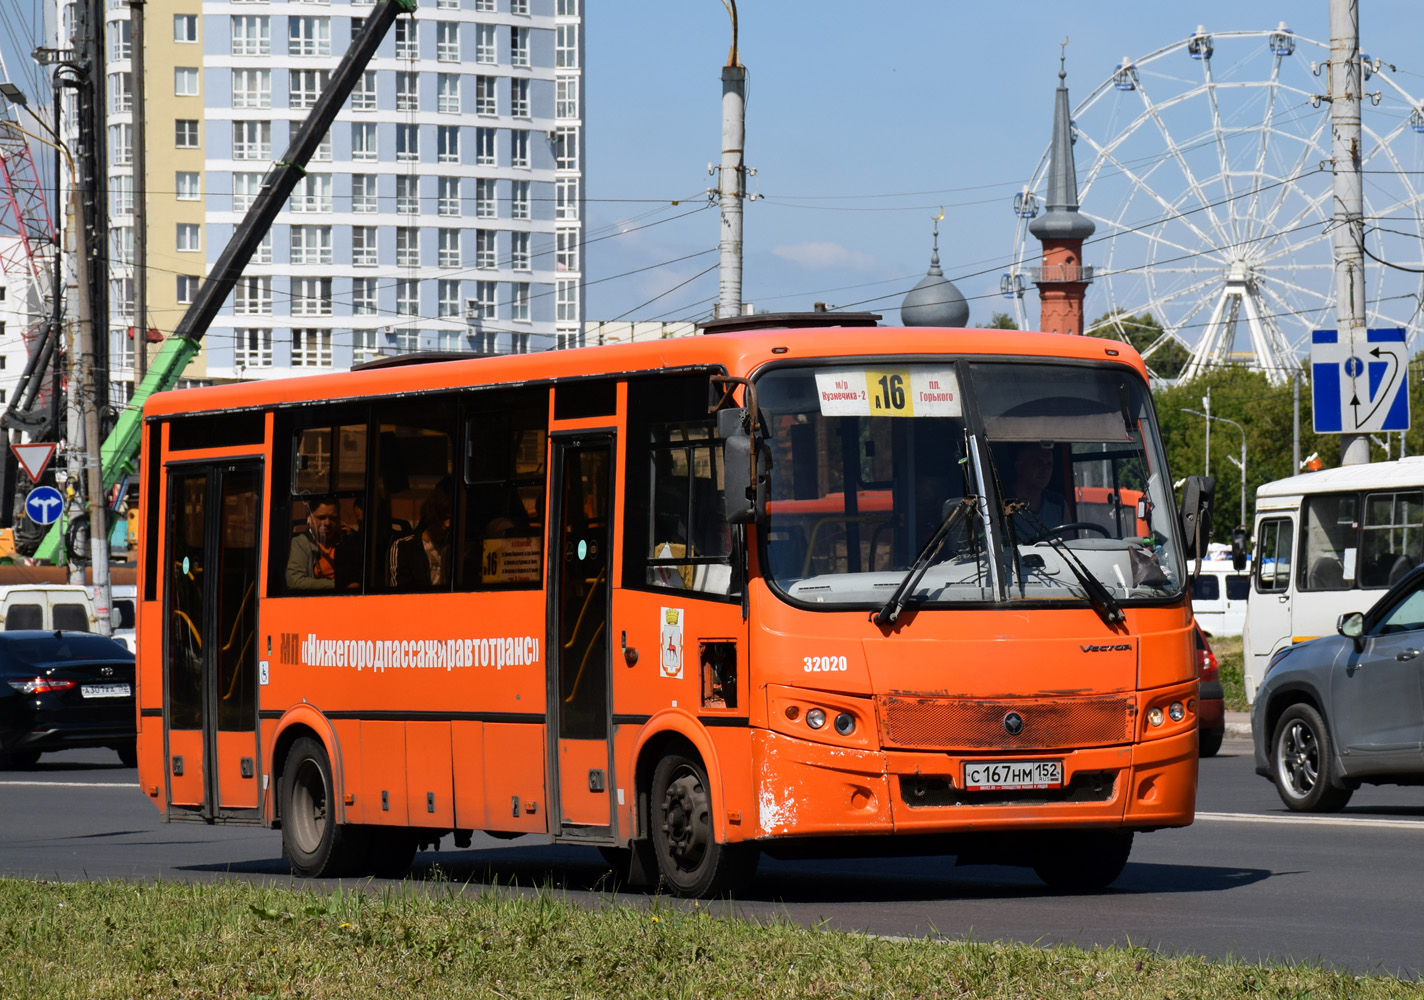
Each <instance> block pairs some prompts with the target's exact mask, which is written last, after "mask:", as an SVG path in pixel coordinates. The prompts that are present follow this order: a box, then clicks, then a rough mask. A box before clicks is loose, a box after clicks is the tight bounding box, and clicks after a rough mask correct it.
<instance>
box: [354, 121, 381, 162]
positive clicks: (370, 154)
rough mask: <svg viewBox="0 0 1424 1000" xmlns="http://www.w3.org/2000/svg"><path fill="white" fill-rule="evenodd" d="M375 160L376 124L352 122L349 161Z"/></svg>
mask: <svg viewBox="0 0 1424 1000" xmlns="http://www.w3.org/2000/svg"><path fill="white" fill-rule="evenodd" d="M375 158H376V123H375V122H354V123H353V124H352V126H351V159H353V160H374V159H375Z"/></svg>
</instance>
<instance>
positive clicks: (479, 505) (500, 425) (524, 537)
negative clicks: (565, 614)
mask: <svg viewBox="0 0 1424 1000" xmlns="http://www.w3.org/2000/svg"><path fill="white" fill-rule="evenodd" d="M464 426H465V437H464V462H463V476H462V482H463V487H464V496H463V499H462V502H461V505H460V516H459V517H458V518H457V520H458V521H459V522H460V525H459V526H460V528H461V532H462V533H461V534H460V536H459V542H458V544H457V545H456V550H457V551H458V552H459V553H460V556H459V566H458V569H457V572H458V573H459V577H458V579H457V581H456V587H457V588H458V589H460V590H496V589H497V590H505V589H509V590H530V589H538V587H539V586H540V584H541V583H542V582H543V579H544V494H545V488H546V482H547V466H548V453H549V429H548V427H549V393H548V390H547V389H542V388H541V389H518V390H514V391H512V392H511V391H508V390H495V391H487V392H479V393H474V394H472V395H471V396H469V397H468V398H467V400H466V402H465V410H464Z"/></svg>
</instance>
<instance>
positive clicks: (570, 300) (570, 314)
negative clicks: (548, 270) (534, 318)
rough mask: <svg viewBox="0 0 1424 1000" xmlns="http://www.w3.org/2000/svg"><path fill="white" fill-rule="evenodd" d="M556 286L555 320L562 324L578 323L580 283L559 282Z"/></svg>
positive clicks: (570, 281)
mask: <svg viewBox="0 0 1424 1000" xmlns="http://www.w3.org/2000/svg"><path fill="white" fill-rule="evenodd" d="M554 286H555V287H554V302H555V313H556V315H555V319H557V320H558V322H560V323H577V322H578V282H577V281H574V280H572V279H571V280H568V281H565V280H559V281H556V282H555V283H554Z"/></svg>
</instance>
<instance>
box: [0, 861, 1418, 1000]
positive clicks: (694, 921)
mask: <svg viewBox="0 0 1424 1000" xmlns="http://www.w3.org/2000/svg"><path fill="white" fill-rule="evenodd" d="M714 910H715V911H718V912H725V910H726V906H725V904H712V905H711V906H708V905H706V904H703V905H697V904H690V903H689V904H684V903H681V902H679V903H672V902H670V901H668V900H665V899H660V898H652V899H647V898H644V897H632V902H631V903H625V902H621V901H619V900H618V899H617V898H615V897H612V896H607V897H603V898H602V899H600V900H598V901H596V902H595V903H593V904H592V905H582V906H581V905H577V904H575V903H574V902H571V901H568V900H566V899H564V898H563V897H562V896H560V895H559V894H558V893H557V892H553V891H549V890H545V891H543V892H539V893H535V894H527V893H526V894H519V893H516V892H513V891H507V890H502V889H488V888H483V887H473V888H469V887H466V888H461V887H459V886H455V885H451V884H449V883H445V884H438V883H437V884H433V885H432V884H425V885H417V884H414V883H404V884H400V885H396V886H393V887H390V888H384V889H376V888H369V887H368V888H367V891H360V889H346V890H337V891H335V892H331V893H321V892H312V891H308V890H299V889H293V888H274V887H270V886H254V885H250V884H248V883H245V882H235V881H234V882H223V883H219V884H216V885H195V884H188V883H160V884H156V885H139V884H133V883H124V882H107V883H102V882H101V883H79V884H60V883H48V882H33V881H17V880H0V943H3V945H4V946H5V951H6V961H5V962H4V963H3V964H0V997H7V998H9V997H15V998H19V997H27V998H28V997H41V998H43V997H66V998H68V997H85V998H108V997H145V998H146V997H165V998H168V997H177V998H188V997H192V998H197V997H202V998H207V997H242V998H245V1000H257V998H266V997H322V998H345V997H356V998H360V997H371V998H377V997H379V998H381V1000H389V998H392V997H421V998H427V997H430V998H434V997H447V996H452V997H453V996H471V997H492V998H521V1000H522V998H535V997H549V998H574V997H617V998H618V1000H641V998H658V1000H663V998H668V997H697V998H699V1000H701V998H710V997H747V998H753V997H754V998H757V1000H775V998H781V997H866V998H876V1000H880V998H888V1000H893V998H898V997H906V998H910V997H918V998H932V997H954V998H961V997H975V998H979V997H984V998H998V997H1004V998H1008V997H1014V998H1035V1000H1056V998H1066V997H1097V998H1142V1000H1149V998H1150V1000H1158V998H1161V997H1182V998H1185V997H1199V998H1216V997H1221V998H1227V997H1239V996H1259V997H1312V998H1333V997H1339V998H1347V997H1348V998H1352V1000H1355V998H1359V1000H1372V998H1375V997H1381V998H1383V997H1397V996H1400V995H1401V994H1403V993H1406V992H1411V993H1412V992H1416V991H1417V987H1416V986H1415V985H1414V984H1406V983H1403V982H1401V981H1400V980H1398V979H1394V978H1391V977H1388V976H1379V975H1371V976H1361V977H1357V976H1353V975H1349V974H1347V973H1342V972H1336V971H1330V970H1327V969H1322V968H1319V967H1315V966H1309V965H1299V966H1269V967H1259V966H1254V965H1248V964H1245V963H1242V962H1238V961H1225V962H1207V961H1204V960H1202V959H1198V958H1191V957H1168V956H1165V955H1162V954H1159V953H1158V952H1155V951H1150V950H1147V949H1143V948H1132V947H1129V948H1112V949H1094V950H1091V951H1085V950H1082V949H1079V948H1073V947H1052V948H1049V947H1036V946H1031V945H1019V944H994V943H985V942H977V941H947V940H942V939H927V940H885V939H880V938H873V937H865V936H862V935H858V934H847V933H839V932H831V931H827V930H823V929H814V928H813V929H807V928H803V927H800V926H798V925H796V924H793V923H791V922H789V921H786V920H770V921H761V922H757V921H750V920H738V919H728V918H725V917H721V916H717V915H714V913H713V912H711V911H714ZM1045 930H1047V929H1045Z"/></svg>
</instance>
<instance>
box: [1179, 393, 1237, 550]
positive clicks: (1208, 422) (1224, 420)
mask: <svg viewBox="0 0 1424 1000" xmlns="http://www.w3.org/2000/svg"><path fill="white" fill-rule="evenodd" d="M1182 412H1183V413H1190V414H1192V415H1193V416H1196V417H1205V418H1206V426H1207V432H1208V433H1210V431H1211V422H1212V421H1213V420H1220V421H1221V422H1222V423H1223V424H1230V425H1231V426H1232V427H1235V428H1236V429H1237V430H1238V431H1240V432H1241V525H1242V527H1245V525H1246V428H1244V427H1242V426H1241V425H1240V424H1238V423H1237V422H1236V421H1234V420H1228V419H1227V418H1226V417H1218V416H1215V415H1213V414H1210V413H1202V412H1201V411H1200V410H1188V409H1185V408H1183V409H1182Z"/></svg>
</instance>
